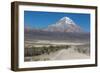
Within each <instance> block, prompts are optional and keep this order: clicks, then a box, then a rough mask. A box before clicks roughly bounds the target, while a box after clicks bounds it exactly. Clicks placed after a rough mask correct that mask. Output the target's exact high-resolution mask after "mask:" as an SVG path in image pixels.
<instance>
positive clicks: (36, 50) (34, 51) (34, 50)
mask: <svg viewBox="0 0 100 73" xmlns="http://www.w3.org/2000/svg"><path fill="white" fill-rule="evenodd" d="M69 47H70V46H69V45H59V46H52V45H50V46H48V47H45V46H43V47H34V46H32V47H30V48H25V54H24V56H37V55H42V54H50V53H51V52H55V51H58V50H60V49H63V48H64V49H68V48H69Z"/></svg>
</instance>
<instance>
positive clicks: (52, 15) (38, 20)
mask: <svg viewBox="0 0 100 73" xmlns="http://www.w3.org/2000/svg"><path fill="white" fill-rule="evenodd" d="M66 16H67V17H69V18H71V19H72V20H73V21H74V22H75V23H76V24H77V25H78V26H80V27H81V28H82V29H83V30H84V31H86V32H90V14H81V13H61V12H59V13H58V12H40V11H24V25H25V27H31V28H35V29H44V28H46V27H47V26H48V25H51V24H55V23H56V22H57V21H58V20H60V19H61V18H62V17H66Z"/></svg>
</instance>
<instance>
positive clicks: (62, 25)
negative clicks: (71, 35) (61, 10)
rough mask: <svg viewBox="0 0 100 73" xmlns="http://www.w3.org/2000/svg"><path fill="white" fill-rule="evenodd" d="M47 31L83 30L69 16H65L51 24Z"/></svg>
mask: <svg viewBox="0 0 100 73" xmlns="http://www.w3.org/2000/svg"><path fill="white" fill-rule="evenodd" d="M45 30H46V31H52V32H54V31H55V32H81V31H82V30H81V28H80V27H79V26H78V25H76V23H75V22H74V21H73V20H72V19H70V18H69V17H63V18H61V19H60V20H59V21H57V22H56V23H55V24H51V25H49V26H48V27H47V28H46V29H45Z"/></svg>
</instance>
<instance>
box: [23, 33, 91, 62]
mask: <svg viewBox="0 0 100 73" xmlns="http://www.w3.org/2000/svg"><path fill="white" fill-rule="evenodd" d="M89 37H90V36H89V33H76V34H75V33H57V32H49V33H48V32H37V31H36V32H29V33H26V34H25V53H24V55H25V58H24V60H25V61H45V60H68V59H87V58H89V57H90V44H89Z"/></svg>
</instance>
